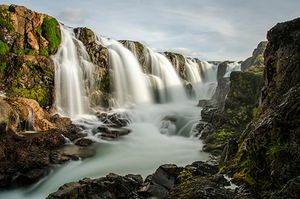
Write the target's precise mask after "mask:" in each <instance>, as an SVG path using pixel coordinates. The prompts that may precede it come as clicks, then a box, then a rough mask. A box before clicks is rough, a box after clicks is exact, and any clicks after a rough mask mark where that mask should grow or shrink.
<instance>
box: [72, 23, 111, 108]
mask: <svg viewBox="0 0 300 199" xmlns="http://www.w3.org/2000/svg"><path fill="white" fill-rule="evenodd" d="M74 32H75V35H76V37H77V39H79V40H80V41H81V42H82V43H83V45H84V46H85V48H86V51H87V52H88V54H89V57H90V59H91V62H92V63H93V64H94V65H95V71H94V73H93V76H94V83H93V85H92V88H90V91H91V93H89V98H90V103H91V106H92V107H93V106H100V107H109V101H110V100H111V97H112V96H111V92H112V88H111V77H110V76H111V74H112V73H111V71H110V67H109V59H108V49H107V48H105V47H104V46H102V45H101V44H100V43H99V42H97V41H96V35H95V33H94V32H93V31H92V30H90V29H88V28H75V29H74ZM86 81H88V80H86ZM88 86H89V85H88Z"/></svg>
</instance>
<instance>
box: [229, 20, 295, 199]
mask: <svg viewBox="0 0 300 199" xmlns="http://www.w3.org/2000/svg"><path fill="white" fill-rule="evenodd" d="M299 34H300V18H298V19H295V20H292V21H289V22H285V23H280V24H277V25H276V26H275V27H273V28H272V29H271V30H270V31H269V32H268V35H267V38H268V40H269V43H268V45H267V48H266V51H265V55H264V56H265V57H264V58H265V65H266V68H265V73H264V74H265V88H264V90H263V95H262V103H261V105H260V107H259V109H260V111H259V112H260V113H259V114H258V115H257V118H255V119H254V120H253V121H252V122H251V123H250V124H249V125H248V127H247V128H246V130H245V131H244V133H243V135H242V136H241V138H240V143H239V150H238V152H237V154H236V156H235V159H234V160H233V161H232V164H231V165H230V170H231V171H232V172H234V177H235V178H236V179H238V180H242V181H244V182H247V183H249V184H252V185H254V186H257V187H259V188H260V189H261V193H262V195H263V196H265V197H269V196H270V194H271V193H272V192H273V191H275V192H276V194H274V198H276V197H275V196H276V195H280V194H281V193H280V192H279V190H285V189H287V188H284V186H285V185H286V184H287V183H288V182H289V180H291V179H293V178H295V177H297V176H298V175H299V173H300V166H299V165H300V150H299V145H300V136H299V135H300V134H299V132H300V129H299V124H300V117H299V115H300V112H299V110H300V85H299V82H300V76H299V74H300V67H299V65H300V63H299V60H300V45H299V44H300V37H299ZM296 185H297V184H296ZM291 187H293V188H292V189H290V192H291V193H296V192H297V191H296V190H299V188H300V187H299V183H298V186H294V185H293V186H291ZM295 189H296V190H295ZM295 191H296V192H295ZM292 195H293V194H291V196H292ZM292 198H293V197H292Z"/></svg>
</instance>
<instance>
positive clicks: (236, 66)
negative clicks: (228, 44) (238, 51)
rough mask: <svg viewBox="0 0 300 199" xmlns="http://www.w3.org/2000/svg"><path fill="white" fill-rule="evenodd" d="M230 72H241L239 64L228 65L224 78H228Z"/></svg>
mask: <svg viewBox="0 0 300 199" xmlns="http://www.w3.org/2000/svg"><path fill="white" fill-rule="evenodd" d="M232 71H241V64H240V63H238V62H232V63H228V65H227V69H226V73H225V75H224V77H230V73H231V72H232Z"/></svg>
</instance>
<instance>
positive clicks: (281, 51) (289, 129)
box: [0, 5, 300, 199]
mask: <svg viewBox="0 0 300 199" xmlns="http://www.w3.org/2000/svg"><path fill="white" fill-rule="evenodd" d="M0 25H1V27H0V66H1V67H0V75H1V79H0V89H1V93H2V94H1V96H0V110H1V111H0V120H1V122H0V162H1V165H0V189H1V191H2V190H8V189H9V190H12V191H13V190H15V189H17V188H19V187H28V186H30V185H32V184H35V183H37V182H38V181H40V180H41V179H42V178H48V176H51V173H52V172H53V171H55V170H59V168H61V167H63V166H62V165H67V164H68V163H70V162H76V161H77V162H79V161H83V162H84V161H85V159H87V161H92V160H93V159H92V157H94V156H97V155H98V154H100V155H101V154H102V153H103V154H102V155H103V156H104V153H108V154H109V150H108V149H106V150H105V149H102V148H101V146H105V144H106V141H107V142H116V143H118V142H119V141H120V140H121V141H122V139H125V140H126V139H129V138H128V137H130V136H131V137H134V136H138V134H137V131H136V129H135V126H132V125H131V124H132V123H135V122H136V120H137V121H138V122H141V121H142V122H144V121H145V119H144V118H147V117H146V116H145V115H142V116H141V118H143V119H135V118H136V117H137V115H138V114H140V113H138V114H136V113H132V112H131V111H130V110H131V109H134V108H132V107H133V106H134V104H139V103H140V104H142V106H147V105H148V104H151V103H157V104H159V105H161V104H164V103H171V102H176V103H178V102H180V103H182V102H183V103H188V100H189V99H196V100H200V101H199V103H198V106H200V107H201V109H202V110H201V109H197V110H196V111H198V110H199V113H196V117H195V118H194V116H193V117H191V116H190V115H189V116H187V117H185V115H184V113H182V112H180V111H182V110H180V111H179V112H178V113H177V112H176V111H171V112H170V113H168V114H165V113H164V115H159V116H157V115H154V117H159V122H158V123H159V125H160V129H159V133H160V134H167V135H169V136H170V137H171V138H173V137H176V136H178V135H180V136H182V137H189V136H190V134H189V133H190V132H194V134H193V136H194V137H195V136H196V137H197V136H198V137H199V138H200V139H201V140H203V144H204V145H203V151H205V152H207V153H209V154H211V158H210V160H208V158H203V159H201V158H202V156H199V154H197V155H195V156H191V157H192V158H190V157H189V158H190V159H188V161H190V163H189V164H188V165H187V163H186V162H188V161H186V162H184V163H185V164H184V166H177V165H175V164H167V163H171V162H165V164H163V165H161V166H159V168H158V169H157V170H156V171H155V172H154V173H153V170H152V173H153V174H151V175H148V176H147V177H146V176H141V175H139V174H128V175H124V176H121V175H118V174H114V173H111V172H107V174H106V176H105V177H100V176H99V175H98V176H96V177H94V175H93V176H92V178H83V179H81V180H79V181H78V182H69V183H67V184H65V185H63V186H61V187H60V188H59V189H58V190H57V191H56V192H54V193H52V194H50V195H49V196H48V197H47V198H51V199H54V198H274V199H275V198H298V196H299V195H300V193H299V190H300V184H299V173H300V168H299V165H300V164H299V163H300V162H299V157H300V156H299V122H300V121H299V110H300V108H299V105H300V104H299V102H300V99H299V98H300V97H299V94H300V93H299V88H300V87H299V86H300V85H299V78H300V76H299V74H300V71H299V63H300V57H299V52H300V49H299V48H300V46H299V43H300V42H299V40H300V37H299V35H300V19H299V18H298V19H295V20H292V21H288V22H284V23H279V24H277V25H276V26H274V27H273V28H272V29H271V30H270V31H269V32H268V34H267V39H268V41H267V42H261V43H259V45H258V47H257V48H256V49H255V50H254V52H253V54H252V56H251V57H250V58H248V59H246V60H245V61H243V62H240V63H238V62H232V61H224V62H220V63H214V64H212V63H208V62H203V61H201V60H199V59H196V58H195V59H193V58H187V57H185V56H183V55H181V54H178V53H173V52H163V53H156V52H153V51H152V50H151V49H150V48H148V47H146V46H145V45H143V44H142V43H140V42H137V41H128V40H121V41H119V42H117V41H113V40H110V39H106V38H99V37H98V36H97V35H96V34H95V33H94V32H93V31H92V30H90V29H88V28H75V29H72V31H69V30H68V29H67V28H65V27H63V25H61V24H59V22H58V21H57V20H56V19H55V18H53V17H51V16H48V15H45V14H40V13H37V12H33V11H31V10H29V9H27V8H25V7H20V6H15V5H11V6H5V5H3V6H0ZM68 31H69V32H68ZM70 32H71V33H70ZM67 37H70V38H69V40H68V41H69V42H71V43H72V45H70V44H66V46H68V47H69V48H74V49H75V50H74V52H73V54H75V55H76V57H77V58H76V60H75V62H73V65H74V63H76V64H78V65H80V67H79V68H81V69H80V70H82V72H81V73H82V75H81V76H80V77H78V79H79V80H80V81H81V82H82V85H81V86H78V89H74V90H73V92H77V91H76V90H78V94H77V95H75V96H80V98H82V99H81V100H78V103H77V102H76V103H75V109H76V110H72V111H70V110H68V108H69V107H68V105H69V104H72V103H73V101H72V99H68V97H66V96H64V95H63V94H59V95H58V94H57V92H56V91H57V84H58V81H61V82H63V79H64V78H66V77H65V76H59V77H57V74H58V73H61V74H62V73H63V70H61V71H59V72H58V70H57V69H58V66H59V65H62V63H64V60H63V59H64V58H63V55H64V54H67V53H66V52H67V51H63V50H62V46H63V45H64V44H63V42H66V38H67ZM73 46H74V47H73ZM124 47H125V48H126V49H128V50H129V51H126V50H124V49H123V48H124ZM68 53H69V51H68ZM116 54H117V55H116ZM58 55H60V57H58V58H56V56H58ZM68 56H69V57H71V54H68ZM126 56H127V58H128V57H131V58H132V59H133V61H132V60H131V62H130V64H132V65H136V66H138V67H140V69H139V70H138V71H137V70H134V71H133V69H129V68H125V67H126V65H128V64H127V58H125V57H126ZM160 63H164V68H161V66H160ZM71 65H72V64H71ZM71 65H68V66H69V67H70V66H71ZM119 65H122V66H123V69H122V68H119V67H118V66H119ZM168 66H170V67H171V68H172V71H174V74H173V73H172V71H171V69H169V68H167V67H168ZM214 67H215V68H214ZM124 68H125V69H126V70H125V69H124ZM81 73H80V74H81ZM120 74H121V76H122V75H123V76H126V78H127V79H126V78H124V79H123V77H121V76H120ZM140 74H146V76H147V82H149V84H147V85H146V84H145V86H143V84H144V83H143V82H144V80H139V79H138V76H140ZM170 74H173V76H172V75H171V76H170ZM69 75H70V74H69ZM131 75H135V77H136V78H137V79H136V82H132V81H131V80H128V79H130V77H131ZM214 75H215V77H214ZM116 79H117V80H118V81H116ZM142 79H143V78H142ZM199 82H201V84H199ZM137 83H140V85H138V86H140V87H138V88H136V86H137V85H135V84H137ZM71 84H72V86H74V87H75V86H76V85H75V83H74V82H72V83H71ZM149 85H150V86H149ZM118 86H119V87H118ZM124 86H125V87H124ZM69 88H70V87H68V89H69ZM120 88H121V91H120ZM173 88H175V90H174V89H173ZM60 89H62V91H64V90H63V89H64V86H61V88H60ZM136 90H138V91H139V92H142V96H141V95H139V93H138V92H137V91H136ZM146 90H147V92H146ZM124 91H125V92H124ZM149 92H150V93H153V94H150V95H151V96H152V97H149V98H145V96H148V95H149ZM199 93H200V94H199ZM203 93H207V94H206V95H204V96H203V95H201V94H203ZM128 95H129V96H128ZM82 96H84V97H82ZM72 97H73V96H72ZM72 97H71V98H72ZM132 98H134V99H132ZM58 101H60V103H58ZM128 102H130V104H129V105H128V104H127V103H128ZM57 104H59V105H57ZM79 105H80V106H82V108H81V109H77V108H76V106H79ZM195 105H196V104H195ZM120 107H121V108H123V107H126V108H127V107H130V108H128V110H127V112H126V111H125V112H119V111H115V110H117V108H120ZM151 108H153V107H151ZM69 109H72V108H69ZM171 109H172V110H173V109H174V110H175V108H171ZM192 109H194V105H193V106H192ZM134 110H135V109H134ZM136 110H137V112H138V111H139V109H136ZM166 110H167V109H166ZM200 110H201V120H199V118H200ZM147 111H149V110H147V109H146V110H144V109H142V111H141V112H147ZM164 111H165V110H164ZM149 112H151V111H149ZM73 113H76V116H78V115H81V114H82V115H84V114H90V115H93V119H86V118H87V117H86V118H85V117H82V118H80V119H79V120H77V118H76V119H75V117H74V115H73ZM133 114H136V115H134V116H132V115H133ZM197 114H198V115H197ZM150 116H151V115H150ZM94 118H96V119H94ZM84 119H86V120H84ZM95 120H96V121H97V124H96V125H95V123H96V122H95ZM140 120H141V121H140ZM189 120H195V121H196V122H195V123H193V124H195V126H196V127H195V128H192V126H193V125H190V126H189V125H188V124H189ZM182 121H187V122H186V123H184V124H182ZM136 123H137V122H136ZM91 126H92V127H91ZM185 126H189V130H186V129H185V128H186V127H185ZM174 129H175V130H174ZM181 129H183V130H181ZM151 130H152V129H151ZM141 131H145V132H147V133H149V132H148V131H146V130H145V129H143V130H141ZM174 135H176V136H174ZM172 136H173V137H172ZM123 137H124V138H123ZM147 138H148V139H152V138H149V137H147ZM142 139H144V140H145V138H142ZM159 139H163V140H164V139H165V138H162V137H160V138H159ZM99 140H104V141H105V142H103V141H99ZM150 141H151V140H150ZM165 141H166V140H165ZM166 142H167V141H166ZM172 143H173V142H172ZM195 143H197V144H196V145H197V146H198V145H200V146H201V144H200V143H202V141H196V142H195ZM173 144H174V143H173ZM192 144H194V142H193V143H192V142H187V145H182V147H187V146H189V145H192ZM166 145H167V144H166ZM180 146H181V145H180ZM113 147H116V146H113ZM175 148H176V147H174V148H172V149H173V150H175ZM101 149H102V150H103V152H102V150H101ZM117 150H125V149H124V148H120V149H117ZM193 150H196V149H195V148H193ZM201 150H202V149H201ZM195 152H196V151H195ZM180 154H181V153H180ZM156 155H158V154H156ZM184 155H186V154H182V156H184ZM206 156H208V155H203V157H206ZM195 157H198V158H199V159H195ZM119 158H121V157H119ZM191 159H192V160H191ZM198 160H202V161H198ZM170 161H171V160H170ZM192 161H194V162H193V163H191V162H192ZM195 161H196V162H195ZM99 164H100V165H101V164H104V165H105V163H104V162H100V163H99ZM113 164H118V163H113ZM88 168H90V167H88ZM95 169H97V168H95ZM74 171H76V170H74ZM137 171H139V170H137ZM147 174H149V173H147ZM228 176H229V177H228ZM86 177H89V176H86ZM143 177H145V178H144V179H143ZM49 178H50V177H49ZM231 178H232V179H231ZM228 179H231V180H228ZM70 181H76V180H70ZM232 182H234V183H235V184H237V185H238V186H237V187H235V186H233V185H232ZM38 186H39V185H37V187H38ZM41 186H42V185H41ZM46 186H47V184H46ZM53 191H54V190H53ZM0 196H1V194H0ZM29 197H30V195H29Z"/></svg>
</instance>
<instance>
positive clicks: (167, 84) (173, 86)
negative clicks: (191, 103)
mask: <svg viewBox="0 0 300 199" xmlns="http://www.w3.org/2000/svg"><path fill="white" fill-rule="evenodd" d="M148 52H149V61H150V64H151V74H152V75H155V76H157V77H159V78H160V79H161V80H162V81H163V85H164V90H165V92H166V99H167V100H168V101H172V102H177V101H184V100H186V99H187V96H186V94H185V91H184V87H183V85H182V82H181V80H180V79H179V77H178V75H177V73H176V71H175V69H174V67H173V66H172V64H171V62H170V61H169V60H168V59H167V58H166V57H165V56H164V55H162V54H160V53H157V52H154V51H153V50H151V49H148Z"/></svg>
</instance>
